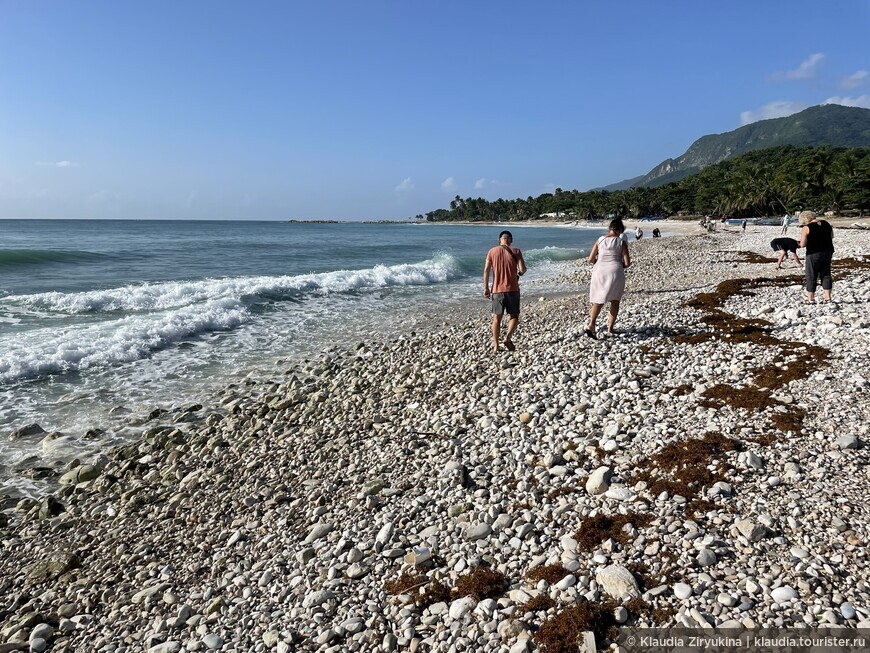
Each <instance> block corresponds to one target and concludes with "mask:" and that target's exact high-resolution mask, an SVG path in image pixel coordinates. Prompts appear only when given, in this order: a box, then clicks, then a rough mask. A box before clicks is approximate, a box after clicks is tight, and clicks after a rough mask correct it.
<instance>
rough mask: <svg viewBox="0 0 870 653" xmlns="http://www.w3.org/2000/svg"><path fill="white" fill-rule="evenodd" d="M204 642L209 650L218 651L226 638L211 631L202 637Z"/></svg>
mask: <svg viewBox="0 0 870 653" xmlns="http://www.w3.org/2000/svg"><path fill="white" fill-rule="evenodd" d="M202 643H203V644H204V645H205V647H206V648H207V649H208V650H209V651H216V650H218V649H219V648H220V647H221V646H223V645H224V640H223V639H222V638H221V637H220V635H215V634H214V633H209V634H208V635H206V636H205V637H203V638H202Z"/></svg>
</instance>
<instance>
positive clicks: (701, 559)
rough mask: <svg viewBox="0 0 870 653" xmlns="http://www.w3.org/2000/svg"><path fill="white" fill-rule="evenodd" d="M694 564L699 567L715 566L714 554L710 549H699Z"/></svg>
mask: <svg viewBox="0 0 870 653" xmlns="http://www.w3.org/2000/svg"><path fill="white" fill-rule="evenodd" d="M695 562H697V563H698V566H699V567H710V566H712V565H715V564H716V554H715V553H713V552H712V551H711V550H710V549H701V550H700V551H699V552H698V556H697V557H696V558H695Z"/></svg>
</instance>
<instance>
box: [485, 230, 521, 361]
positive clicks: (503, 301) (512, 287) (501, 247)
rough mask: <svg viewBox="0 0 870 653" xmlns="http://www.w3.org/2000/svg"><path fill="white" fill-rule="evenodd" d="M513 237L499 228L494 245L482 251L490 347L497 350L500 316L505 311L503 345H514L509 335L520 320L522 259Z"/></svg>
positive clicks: (512, 347)
mask: <svg viewBox="0 0 870 653" xmlns="http://www.w3.org/2000/svg"><path fill="white" fill-rule="evenodd" d="M513 240H514V237H513V235H512V234H511V232H510V231H502V232H501V233H500V234H499V235H498V245H496V246H495V247H493V248H492V249H490V250H489V252H487V254H486V264H485V265H484V266H483V296H484V297H487V298H489V297H491V298H492V350H493V352H497V351H498V347H499V345H498V338H499V335H500V334H501V319H502V316H503V315H504V314H505V313H507V314H508V315H509V316H510V319H509V320H508V327H507V333H506V334H505V337H504V346H505V349H507V350H509V351H513V350H514V349H516V346H514V343H513V341H512V340H511V336H513V334H514V331H516V330H517V325H518V324H519V322H520V280H519V278H520V277H521V276H522V275H524V274H525V273H526V262H525V261H524V260H523V253H522V252H521V251H520V250H519V248H517V247H514V246H513V245H512V244H511V243H513ZM490 272H492V288H491V289H490V285H489V274H490Z"/></svg>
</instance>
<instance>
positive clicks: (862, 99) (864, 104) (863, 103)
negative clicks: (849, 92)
mask: <svg viewBox="0 0 870 653" xmlns="http://www.w3.org/2000/svg"><path fill="white" fill-rule="evenodd" d="M822 104H842V105H843V106H844V107H861V108H863V109H870V95H859V96H858V97H839V96H836V95H835V96H834V97H829V98H828V99H827V100H825V101H824V102H822Z"/></svg>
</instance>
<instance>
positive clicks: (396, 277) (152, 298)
mask: <svg viewBox="0 0 870 653" xmlns="http://www.w3.org/2000/svg"><path fill="white" fill-rule="evenodd" d="M462 275H463V272H462V270H461V266H460V264H459V261H458V260H457V259H456V258H455V257H453V256H450V255H446V254H445V255H438V256H436V257H435V258H433V259H430V260H428V261H422V262H420V263H406V264H401V265H390V266H387V265H377V266H375V267H373V268H367V269H362V270H336V271H333V272H321V273H313V274H301V275H293V276H271V277H270V276H257V277H230V278H226V279H204V280H201V281H170V282H163V283H147V284H141V285H128V286H122V287H120V288H114V289H110V290H92V291H87V292H77V293H62V292H47V293H39V294H34V295H12V296H7V297H4V298H3V299H2V302H3V303H4V304H6V305H7V306H8V305H9V304H12V305H18V306H23V307H27V308H30V309H31V310H42V311H50V312H59V313H65V314H70V315H76V314H82V313H102V312H111V311H151V310H163V309H171V308H177V307H181V306H187V305H191V304H196V303H198V302H202V301H206V300H212V299H218V298H233V299H241V298H246V297H261V298H264V299H289V298H301V297H304V296H306V295H314V296H322V295H329V294H332V293H344V292H351V291H356V290H365V289H371V288H383V287H388V286H418V285H429V284H435V283H442V282H445V281H450V280H452V279H456V278H459V277H461V276H462Z"/></svg>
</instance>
